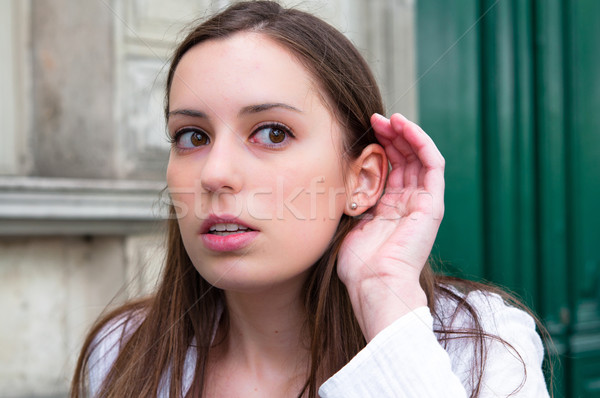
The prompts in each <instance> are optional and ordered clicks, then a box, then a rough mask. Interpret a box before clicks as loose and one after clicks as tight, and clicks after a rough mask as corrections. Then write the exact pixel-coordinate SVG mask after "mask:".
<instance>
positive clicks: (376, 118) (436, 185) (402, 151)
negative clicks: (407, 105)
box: [371, 114, 445, 213]
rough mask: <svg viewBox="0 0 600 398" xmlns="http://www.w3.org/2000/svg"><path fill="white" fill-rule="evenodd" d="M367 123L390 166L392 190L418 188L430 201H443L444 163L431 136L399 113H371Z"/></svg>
mask: <svg viewBox="0 0 600 398" xmlns="http://www.w3.org/2000/svg"><path fill="white" fill-rule="evenodd" d="M371 123H372V125H373V129H374V130H375V133H376V136H377V139H378V140H379V142H380V143H381V144H382V145H383V146H384V148H385V151H386V155H387V156H388V158H389V159H390V163H391V164H392V172H391V173H390V181H389V182H390V183H392V184H391V185H392V187H395V188H400V189H402V188H405V187H413V188H416V187H422V188H423V189H424V190H425V191H426V192H428V193H429V194H430V195H432V200H433V201H434V202H436V203H441V202H443V196H444V186H445V183H444V167H445V160H444V158H443V156H442V154H441V153H440V152H439V150H438V149H437V147H436V145H435V143H434V142H433V140H432V139H431V137H429V136H428V135H427V134H426V133H425V132H424V131H423V130H422V129H421V128H420V127H419V126H418V125H417V124H415V123H413V122H411V121H409V120H408V119H406V118H405V117H404V116H402V115H400V114H394V115H392V116H391V117H390V119H387V118H385V117H383V116H381V115H377V114H375V115H373V117H372V118H371ZM438 207H439V206H438ZM435 213H437V211H436V212H435Z"/></svg>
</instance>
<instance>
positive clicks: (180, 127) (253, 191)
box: [167, 33, 346, 291]
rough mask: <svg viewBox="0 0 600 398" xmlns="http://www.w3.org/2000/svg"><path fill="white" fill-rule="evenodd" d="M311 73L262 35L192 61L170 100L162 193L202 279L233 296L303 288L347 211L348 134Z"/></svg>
mask: <svg viewBox="0 0 600 398" xmlns="http://www.w3.org/2000/svg"><path fill="white" fill-rule="evenodd" d="M322 98H323V96H322V95H321V94H320V93H319V91H318V87H317V85H316V84H315V82H313V79H312V78H311V76H310V74H309V73H308V72H307V70H306V69H305V68H304V67H303V66H302V64H300V63H299V62H298V60H297V59H296V58H295V57H294V56H293V55H292V54H291V53H290V52H289V51H288V50H286V49H285V48H284V47H282V46H281V45H279V44H277V43H276V42H275V41H273V40H272V39H270V38H268V37H267V36H265V35H262V34H259V33H238V34H235V35H233V36H231V37H230V38H227V39H219V40H210V41H207V42H204V43H202V44H199V45H197V46H195V47H193V48H192V49H190V50H189V51H188V52H187V53H186V54H185V55H184V56H183V58H182V59H181V61H180V62H179V64H178V66H177V69H176V71H175V75H174V78H173V82H172V87H171V92H170V99H169V100H170V108H169V120H168V130H169V134H170V136H171V137H172V138H173V139H174V143H173V148H172V150H171V155H170V158H169V165H168V169H167V183H168V186H169V190H170V193H171V197H172V200H173V203H174V205H175V208H176V211H177V217H178V220H179V227H180V230H181V235H182V238H183V243H184V245H185V248H186V250H187V252H188V255H189V256H190V258H191V259H192V262H193V263H194V265H195V267H196V268H197V270H198V271H199V272H200V274H201V275H202V276H203V277H204V278H205V279H206V280H207V281H208V282H210V283H212V284H213V285H215V286H217V287H220V288H222V289H226V290H233V291H256V290H259V289H264V288H267V287H275V286H285V284H290V283H295V284H297V283H301V282H302V281H303V280H304V278H305V276H306V271H307V270H308V269H309V268H310V266H311V265H312V264H314V263H315V262H316V261H317V260H318V259H319V257H320V256H321V255H322V254H323V253H324V251H325V249H326V248H327V246H328V244H329V242H330V241H331V239H332V237H333V234H334V232H335V230H336V228H337V225H338V223H339V220H340V218H341V216H342V213H343V211H344V208H345V204H346V196H345V190H344V179H343V171H344V166H343V162H342V161H341V157H342V156H341V153H342V149H341V148H342V145H341V144H342V132H341V128H340V126H339V125H338V123H337V122H336V121H335V120H334V118H333V117H332V115H331V114H330V112H329V110H328V108H326V107H325V105H324V104H323V100H322Z"/></svg>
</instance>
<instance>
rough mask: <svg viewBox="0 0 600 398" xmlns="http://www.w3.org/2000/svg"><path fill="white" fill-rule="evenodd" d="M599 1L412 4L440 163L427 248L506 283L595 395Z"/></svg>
mask: <svg viewBox="0 0 600 398" xmlns="http://www.w3.org/2000/svg"><path fill="white" fill-rule="evenodd" d="M599 17H600V1H598V0H572V1H568V0H456V1H452V2H449V1H446V0H419V1H418V2H417V40H418V41H417V51H418V58H417V59H418V71H419V72H418V73H419V109H420V122H421V124H422V126H423V127H424V129H425V130H426V131H427V132H428V133H430V134H431V135H432V137H433V138H434V140H435V141H436V143H437V144H438V146H439V147H440V149H441V151H442V153H443V154H444V156H445V157H446V161H447V173H446V179H447V194H446V203H447V207H446V209H447V210H446V216H445V219H444V222H443V223H442V227H441V230H440V233H439V236H438V239H437V241H436V247H435V253H434V254H435V255H436V256H437V257H439V258H440V259H441V260H442V262H443V264H445V265H446V267H445V271H446V272H450V273H453V274H457V275H461V276H466V277H469V278H472V279H486V280H490V281H492V282H494V283H498V284H501V285H503V286H506V287H507V288H509V289H510V290H512V291H513V292H515V293H516V294H517V295H519V296H520V297H521V298H523V299H524V300H525V302H526V303H527V304H529V305H530V306H532V308H533V309H534V310H535V312H536V313H537V314H538V315H539V316H540V318H542V320H543V321H544V323H545V325H546V326H547V328H548V330H549V331H550V332H551V334H552V337H553V340H554V343H555V344H556V346H557V349H558V351H559V353H560V360H561V363H560V364H559V365H556V366H555V372H556V375H555V389H554V392H555V396H556V397H600V23H598V22H597V20H598V18H599Z"/></svg>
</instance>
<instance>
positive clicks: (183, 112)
mask: <svg viewBox="0 0 600 398" xmlns="http://www.w3.org/2000/svg"><path fill="white" fill-rule="evenodd" d="M175 115H184V116H192V117H199V118H202V119H208V115H207V114H206V113H204V112H201V111H196V110H193V109H175V110H174V111H170V112H169V113H167V117H171V116H175Z"/></svg>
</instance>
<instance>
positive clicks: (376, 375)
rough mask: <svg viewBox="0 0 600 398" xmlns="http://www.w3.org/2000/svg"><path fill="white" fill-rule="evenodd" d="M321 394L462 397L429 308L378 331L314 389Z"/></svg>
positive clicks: (327, 396)
mask: <svg viewBox="0 0 600 398" xmlns="http://www.w3.org/2000/svg"><path fill="white" fill-rule="evenodd" d="M319 395H320V396H321V397H322V398H334V397H340V398H341V397H345V398H354V397H356V398H359V397H361V398H367V397H373V398H375V397H377V398H383V397H414V398H426V397H436V398H439V397H448V398H451V397H452V398H454V397H460V398H463V397H466V396H467V394H466V392H465V389H464V387H463V386H462V384H461V382H460V379H459V378H458V377H457V376H456V375H455V374H454V373H453V372H452V368H451V362H450V358H449V357H448V354H447V353H446V351H445V350H444V349H443V348H442V346H441V345H440V344H439V343H438V341H437V339H436V337H435V334H434V333H433V318H432V317H431V314H430V312H429V308H428V307H420V308H418V309H416V310H414V311H413V312H411V313H408V314H406V315H404V316H403V317H401V318H400V319H398V320H396V321H395V322H394V323H392V324H391V325H390V326H388V327H387V328H385V329H384V330H382V331H381V332H380V333H379V334H377V336H375V338H374V339H373V340H371V342H370V343H369V344H367V346H366V347H365V348H364V349H363V350H362V351H360V352H359V353H358V354H357V355H356V356H355V357H354V358H353V359H352V360H351V361H350V362H349V363H348V364H347V365H346V366H344V367H343V368H342V369H341V370H340V371H339V372H338V373H336V374H335V375H334V376H333V377H331V378H330V379H329V380H327V381H326V382H325V384H323V385H322V386H321V388H320V389H319Z"/></svg>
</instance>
